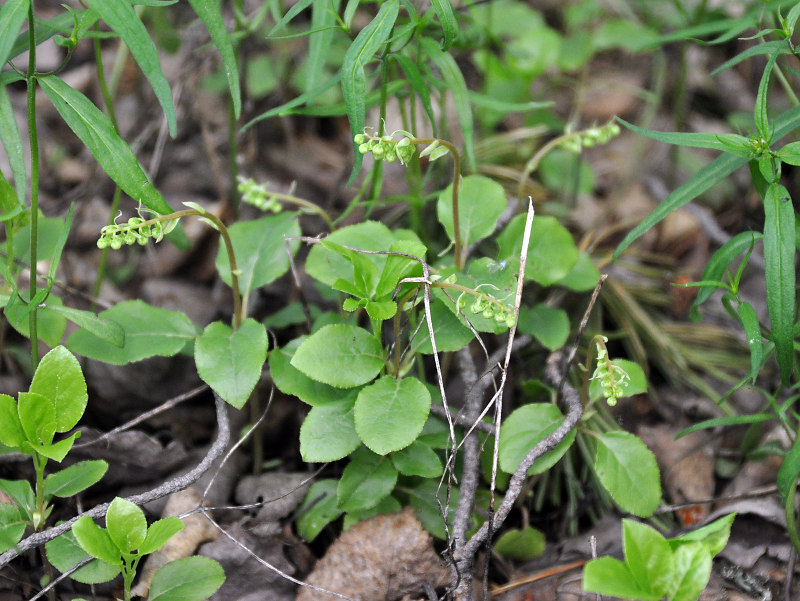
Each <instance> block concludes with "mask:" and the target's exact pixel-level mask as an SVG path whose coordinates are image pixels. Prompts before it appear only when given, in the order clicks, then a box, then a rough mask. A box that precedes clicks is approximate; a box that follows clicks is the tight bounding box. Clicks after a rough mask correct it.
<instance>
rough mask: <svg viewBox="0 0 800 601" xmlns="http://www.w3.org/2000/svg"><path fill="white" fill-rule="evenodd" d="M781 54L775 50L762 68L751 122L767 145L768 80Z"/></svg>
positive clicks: (768, 135) (770, 130) (768, 132)
mask: <svg viewBox="0 0 800 601" xmlns="http://www.w3.org/2000/svg"><path fill="white" fill-rule="evenodd" d="M781 54H782V52H781V49H777V50H776V51H775V52H774V53H773V54H772V56H770V57H769V60H768V61H767V65H766V66H765V67H764V72H763V73H762V74H761V81H759V83H758V93H757V94H756V106H755V111H754V112H753V120H754V121H755V124H756V132H757V133H758V135H759V136H760V137H761V138H762V139H764V140H766V141H767V143H769V142H771V141H772V140H771V138H772V128H771V127H770V122H769V114H768V113H767V96H768V92H769V78H770V75H771V74H772V69H773V68H774V67H775V62H776V61H777V60H778V56H780V55H781Z"/></svg>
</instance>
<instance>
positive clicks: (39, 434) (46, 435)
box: [17, 392, 56, 446]
mask: <svg viewBox="0 0 800 601" xmlns="http://www.w3.org/2000/svg"><path fill="white" fill-rule="evenodd" d="M18 396H19V403H18V405H17V407H18V408H17V411H18V412H19V421H20V423H21V424H22V429H23V431H24V432H25V437H26V438H27V439H28V442H29V443H32V444H33V445H41V446H47V445H50V443H52V442H53V436H55V433H56V408H55V407H54V406H53V402H52V401H51V400H50V399H49V398H47V397H46V396H43V395H41V394H37V393H35V392H20V393H19V395H18Z"/></svg>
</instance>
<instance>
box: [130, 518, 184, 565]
mask: <svg viewBox="0 0 800 601" xmlns="http://www.w3.org/2000/svg"><path fill="white" fill-rule="evenodd" d="M183 527H184V526H183V522H182V521H181V520H180V519H178V518H176V517H175V516H170V517H166V518H163V519H161V520H156V521H155V522H153V523H152V524H150V527H149V528H148V529H147V536H145V537H144V541H143V542H142V546H141V547H140V548H139V553H140V554H141V555H148V554H150V553H153V552H154V551H157V550H158V549H160V548H161V547H163V546H164V543H166V542H167V541H168V540H169V539H171V538H172V537H173V536H175V535H176V534H177V533H178V532H180V531H181V530H183Z"/></svg>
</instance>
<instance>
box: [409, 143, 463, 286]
mask: <svg viewBox="0 0 800 601" xmlns="http://www.w3.org/2000/svg"><path fill="white" fill-rule="evenodd" d="M434 142H439V144H441V145H442V146H444V147H445V148H447V150H449V151H450V154H452V155H453V253H454V255H455V263H456V267H457V268H458V270H459V271H460V270H462V269H463V268H464V263H465V262H466V260H467V257H466V249H462V248H461V225H460V223H459V218H458V190H459V188H460V187H461V155H460V154H459V152H458V149H457V148H456V147H455V145H453V143H452V142H448V141H447V140H440V139H438V138H414V139H413V140H411V144H414V145H417V146H423V145H424V146H427V145H428V144H433V143H434Z"/></svg>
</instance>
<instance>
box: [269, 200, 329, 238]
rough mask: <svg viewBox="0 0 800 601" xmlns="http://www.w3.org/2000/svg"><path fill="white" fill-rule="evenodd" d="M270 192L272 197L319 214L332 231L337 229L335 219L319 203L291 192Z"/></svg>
mask: <svg viewBox="0 0 800 601" xmlns="http://www.w3.org/2000/svg"><path fill="white" fill-rule="evenodd" d="M268 194H269V196H270V198H274V199H276V200H280V201H283V202H286V203H289V204H293V205H295V206H298V207H301V208H303V209H306V211H307V212H309V213H313V214H314V215H318V216H319V217H321V218H322V220H323V221H324V222H325V224H326V225H327V226H328V229H330V230H331V231H333V230H335V229H336V226H335V225H334V223H333V219H331V218H330V216H329V215H328V213H327V212H326V211H325V209H323V208H322V207H321V206H319V205H318V204H316V203H313V202H311V201H310V200H306V199H305V198H299V197H297V196H293V195H291V194H281V193H280V192H268Z"/></svg>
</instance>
